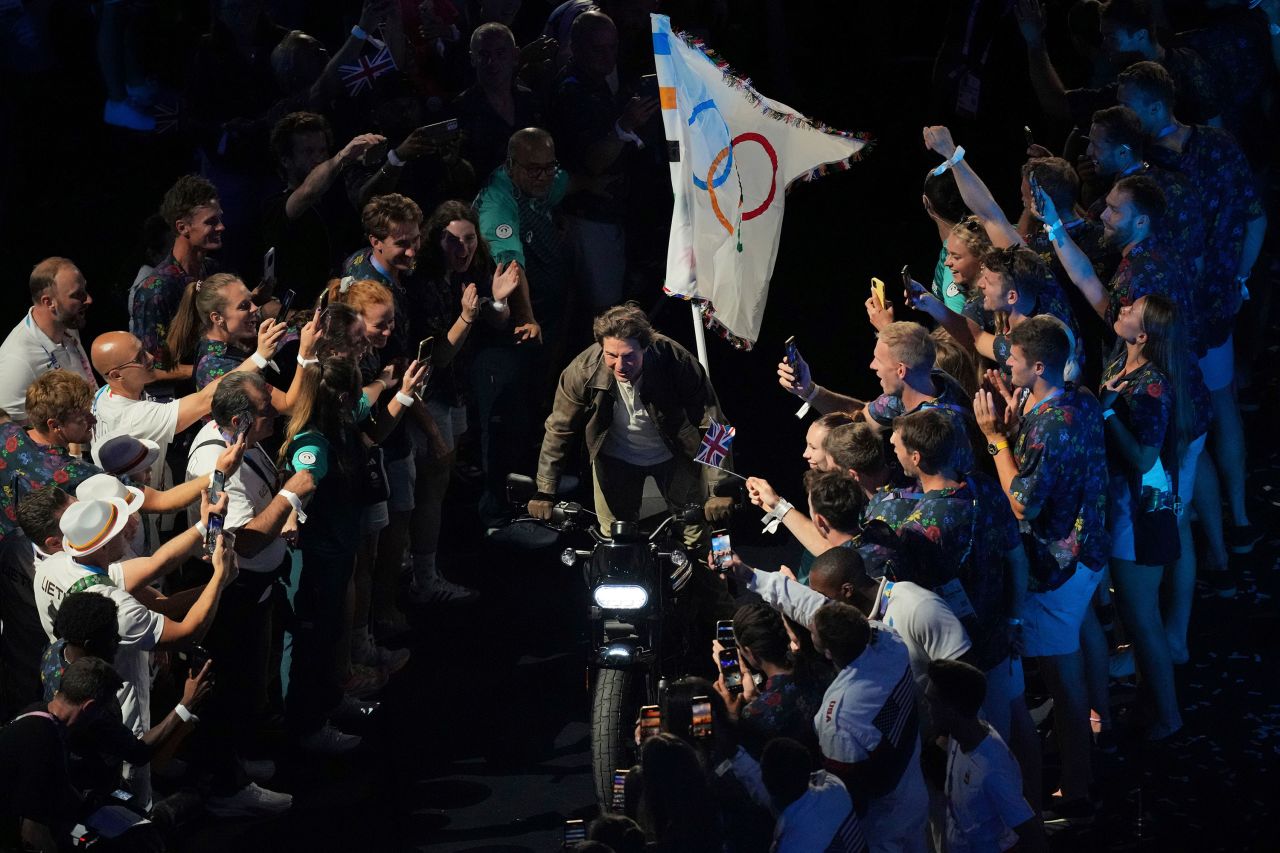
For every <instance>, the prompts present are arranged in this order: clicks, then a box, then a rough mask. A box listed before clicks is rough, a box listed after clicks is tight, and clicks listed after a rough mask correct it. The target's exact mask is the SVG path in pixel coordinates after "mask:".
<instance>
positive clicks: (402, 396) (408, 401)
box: [396, 391, 414, 409]
mask: <svg viewBox="0 0 1280 853" xmlns="http://www.w3.org/2000/svg"><path fill="white" fill-rule="evenodd" d="M396 402H397V403H399V404H400V405H402V406H404V407H405V408H406V409H407V408H409V407H410V406H412V405H413V403H414V399H413V398H412V397H410V396H409V395H408V394H406V393H404V392H403V391H397V392H396Z"/></svg>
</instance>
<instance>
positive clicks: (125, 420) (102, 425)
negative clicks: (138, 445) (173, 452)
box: [93, 387, 179, 488]
mask: <svg viewBox="0 0 1280 853" xmlns="http://www.w3.org/2000/svg"><path fill="white" fill-rule="evenodd" d="M178 406H179V403H178V401H177V400H170V401H169V402H168V403H157V402H155V401H154V400H145V399H144V400H130V399H129V398H128V397H121V396H120V395H119V394H113V393H112V392H111V389H110V388H108V387H103V388H100V389H99V390H98V393H97V394H95V395H94V398H93V416H94V417H95V418H97V419H98V425H97V426H96V427H95V428H94V431H93V461H94V462H95V463H96V462H98V448H100V447H102V445H104V444H106V443H107V441H108V440H109V439H112V438H115V437H116V436H117V435H131V436H133V437H134V438H149V439H151V440H152V441H154V442H155V443H156V444H158V445H160V455H159V456H158V457H157V458H156V461H155V464H154V465H152V466H151V485H152V486H153V487H154V488H160V487H161V484H162V483H164V459H165V455H166V454H168V452H169V444H170V443H171V442H172V441H173V437H174V436H175V435H177V433H178ZM99 467H101V465H99Z"/></svg>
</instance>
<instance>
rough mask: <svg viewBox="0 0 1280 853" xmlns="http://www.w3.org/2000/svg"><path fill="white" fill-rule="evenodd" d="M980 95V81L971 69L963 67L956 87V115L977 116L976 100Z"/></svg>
mask: <svg viewBox="0 0 1280 853" xmlns="http://www.w3.org/2000/svg"><path fill="white" fill-rule="evenodd" d="M981 96H982V81H981V80H979V79H978V78H977V76H975V75H974V73H973V72H972V71H969V70H968V69H965V71H964V72H963V73H962V74H961V75H960V85H959V86H957V87H956V115H960V116H964V117H965V118H977V116H978V101H979V98H980V97H981Z"/></svg>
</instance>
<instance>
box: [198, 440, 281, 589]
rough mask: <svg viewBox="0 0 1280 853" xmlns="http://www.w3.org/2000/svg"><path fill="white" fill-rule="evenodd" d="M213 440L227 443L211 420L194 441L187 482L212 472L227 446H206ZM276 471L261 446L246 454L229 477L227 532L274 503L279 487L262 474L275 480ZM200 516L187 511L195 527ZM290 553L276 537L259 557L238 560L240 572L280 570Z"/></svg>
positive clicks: (250, 519)
mask: <svg viewBox="0 0 1280 853" xmlns="http://www.w3.org/2000/svg"><path fill="white" fill-rule="evenodd" d="M214 440H219V441H223V442H225V441H226V439H225V437H224V436H223V435H222V433H221V432H220V431H219V430H218V424H217V423H215V422H214V421H209V422H208V423H207V424H205V425H204V426H203V427H202V428H201V429H200V432H198V433H196V437H195V439H194V440H192V442H191V458H190V459H188V460H187V476H186V479H188V480H192V479H195V478H196V477H207V476H208V475H209V472H210V471H212V470H213V467H214V465H216V464H217V462H218V457H219V456H220V455H221V454H222V451H224V450H225V449H226V447H225V445H219V444H208V445H205V443H206V442H211V441H214ZM201 445H205V446H203V447H202V446H201ZM275 472H276V467H275V464H274V463H273V462H272V461H271V456H270V454H268V453H267V452H266V451H265V450H263V449H262V445H260V444H255V445H254V446H253V447H250V448H249V449H248V450H246V451H245V452H244V459H242V460H241V462H240V466H239V467H238V468H236V471H235V473H234V474H232V475H231V476H230V477H228V478H227V498H228V499H227V515H226V518H225V519H224V520H223V529H224V530H228V531H231V532H235V531H237V530H239V529H240V528H242V527H244V526H245V525H246V524H248V523H249V522H251V521H253V519H254V516H256V515H257V514H258V513H260V512H262V511H263V510H265V509H266V508H267V504H269V503H271V501H272V500H273V499H274V498H275V496H276V484H275V482H268V481H267V480H264V479H263V477H262V476H261V475H262V474H265V475H266V476H267V477H274V476H275ZM199 513H200V508H199V507H198V506H192V507H188V508H187V514H188V517H189V520H190V521H191V523H192V524H195V523H196V521H198V520H199ZM287 551H288V546H287V545H286V544H285V541H284V540H283V539H280V538H279V537H277V538H275V539H273V540H272V541H271V543H270V544H269V545H267V546H266V547H265V548H263V549H262V550H261V551H259V552H258V553H257V554H256V555H254V556H252V557H240V558H239V560H238V562H239V565H240V569H241V570H242V571H250V572H273V571H275V570H276V569H278V568H280V564H281V563H282V562H284V555H285V553H286V552H287ZM265 594H266V593H265V592H264V595H265Z"/></svg>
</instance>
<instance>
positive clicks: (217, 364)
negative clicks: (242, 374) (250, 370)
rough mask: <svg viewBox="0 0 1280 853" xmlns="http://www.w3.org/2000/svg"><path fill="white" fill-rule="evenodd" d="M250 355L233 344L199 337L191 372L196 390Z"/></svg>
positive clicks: (232, 368) (236, 365)
mask: <svg viewBox="0 0 1280 853" xmlns="http://www.w3.org/2000/svg"><path fill="white" fill-rule="evenodd" d="M251 355H253V353H251V352H245V351H244V350H242V349H240V347H238V346H236V345H235V344H229V343H226V342H224V341H211V340H209V339H208V338H201V339H200V343H199V344H197V345H196V366H195V371H194V373H193V376H194V377H195V381H196V390H197V391H198V390H200V389H201V388H203V387H204V386H206V385H208V384H209V383H210V382H212V381H214V380H215V379H217V378H218V377H220V376H225V375H226V374H228V373H230V372H231V371H233V370H235V369H236V368H237V367H239V366H240V365H242V364H244V360H245V359H246V358H248V357H249V356H251Z"/></svg>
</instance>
